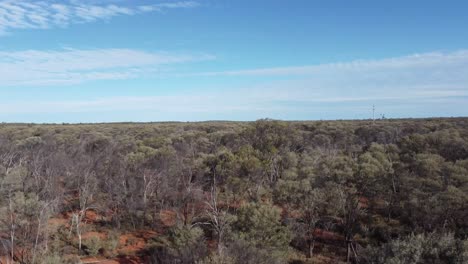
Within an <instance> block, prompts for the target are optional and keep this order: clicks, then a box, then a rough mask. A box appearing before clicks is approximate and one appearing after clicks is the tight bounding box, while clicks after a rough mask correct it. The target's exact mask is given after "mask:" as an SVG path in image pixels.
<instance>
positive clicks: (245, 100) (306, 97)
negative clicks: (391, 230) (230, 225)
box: [0, 0, 468, 123]
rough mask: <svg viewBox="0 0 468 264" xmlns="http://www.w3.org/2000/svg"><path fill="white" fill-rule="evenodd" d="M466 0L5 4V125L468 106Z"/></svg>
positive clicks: (1, 82) (459, 112) (432, 112)
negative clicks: (15, 123) (13, 123)
mask: <svg viewBox="0 0 468 264" xmlns="http://www.w3.org/2000/svg"><path fill="white" fill-rule="evenodd" d="M466 14H468V2H466V1H427V0H426V1H333V0H331V1H330V0H327V1H310V0H291V1H280V0H235V1H234V0H231V1H228V0H194V1H178V0H172V1H171V0H166V1H164V0H80V1H79V0H61V1H52V0H41V1H33V0H22V1H18V0H0V121H3V122H38V123H42V122H56V123H61V122H117V121H168V120H176V121H200V120H256V119H259V118H265V117H269V118H275V119H285V120H309V119H312V120H317V119H364V118H369V117H371V115H372V105H374V104H375V106H376V113H377V114H378V115H380V114H385V116H386V117H393V118H397V117H430V116H467V115H468V107H467V105H468V30H467V28H468V16H467V15H466Z"/></svg>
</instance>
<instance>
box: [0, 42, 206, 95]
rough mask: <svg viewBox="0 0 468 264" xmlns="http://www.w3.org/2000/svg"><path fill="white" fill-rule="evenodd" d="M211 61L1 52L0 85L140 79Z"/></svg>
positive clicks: (109, 53) (128, 52)
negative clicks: (174, 67)
mask: <svg viewBox="0 0 468 264" xmlns="http://www.w3.org/2000/svg"><path fill="white" fill-rule="evenodd" d="M211 59H214V57H213V56H211V55H206V54H196V55H191V54H172V53H162V52H161V53H151V52H144V51H139V50H132V49H93V50H77V49H64V50H58V51H38V50H26V51H15V52H5V51H0V72H1V73H2V74H1V75H0V86H21V85H53V84H75V83H82V82H86V81H92V80H116V79H131V78H138V77H143V76H145V75H147V74H156V73H158V72H161V71H163V70H164V68H163V66H166V67H167V66H168V65H172V64H179V63H188V62H194V61H201V60H211Z"/></svg>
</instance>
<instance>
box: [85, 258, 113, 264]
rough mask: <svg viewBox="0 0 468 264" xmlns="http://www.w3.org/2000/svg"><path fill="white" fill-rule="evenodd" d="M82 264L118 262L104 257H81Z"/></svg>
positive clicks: (110, 263)
mask: <svg viewBox="0 0 468 264" xmlns="http://www.w3.org/2000/svg"><path fill="white" fill-rule="evenodd" d="M81 262H82V263H83V264H120V262H118V261H117V260H110V259H105V258H83V259H81Z"/></svg>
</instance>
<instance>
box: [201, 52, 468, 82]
mask: <svg viewBox="0 0 468 264" xmlns="http://www.w3.org/2000/svg"><path fill="white" fill-rule="evenodd" d="M467 68H468V50H460V51H456V52H449V53H443V52H432V53H421V54H414V55H409V56H402V57H395V58H387V59H377V60H356V61H351V62H339V63H328V64H319V65H308V66H292V67H274V68H260V69H244V70H232V71H214V72H201V73H195V74H193V75H196V76H313V75H320V74H330V73H333V74H335V73H340V74H348V73H358V74H363V73H367V72H370V73H372V74H375V73H379V72H380V71H382V72H383V71H385V73H386V74H387V73H394V72H395V73H397V72H398V71H408V70H409V71H410V72H408V74H414V73H415V71H419V72H421V71H426V70H428V69H429V70H432V69H442V70H444V71H448V70H454V69H457V71H456V72H458V70H466V69H467Z"/></svg>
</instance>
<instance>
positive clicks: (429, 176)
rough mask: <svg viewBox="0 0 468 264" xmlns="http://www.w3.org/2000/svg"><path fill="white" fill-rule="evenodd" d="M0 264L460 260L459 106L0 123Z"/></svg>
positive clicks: (466, 127)
mask: <svg viewBox="0 0 468 264" xmlns="http://www.w3.org/2000/svg"><path fill="white" fill-rule="evenodd" d="M0 195H1V196H0V197H1V198H0V256H2V257H1V258H0V261H1V263H32V264H35V263H80V259H81V261H83V262H85V263H86V258H87V257H90V256H95V257H96V258H97V259H98V260H99V259H103V258H107V259H113V260H115V261H117V262H109V263H184V264H185V263H187V264H189V263H206V264H208V263H225V264H228V263H229V264H231V263H239V264H241V263H242V264H250V263H252V264H253V263H265V264H266V263H337V262H350V263H468V240H467V239H468V119H464V118H457V119H426V120H378V121H376V122H375V124H374V123H372V122H369V121H330V122H322V121H320V122H318V121H317V122H281V121H273V120H259V121H257V122H252V123H234V122H232V123H231V122H207V123H157V124H95V125H66V124H64V125H20V124H18V125H14V124H3V125H0Z"/></svg>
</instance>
